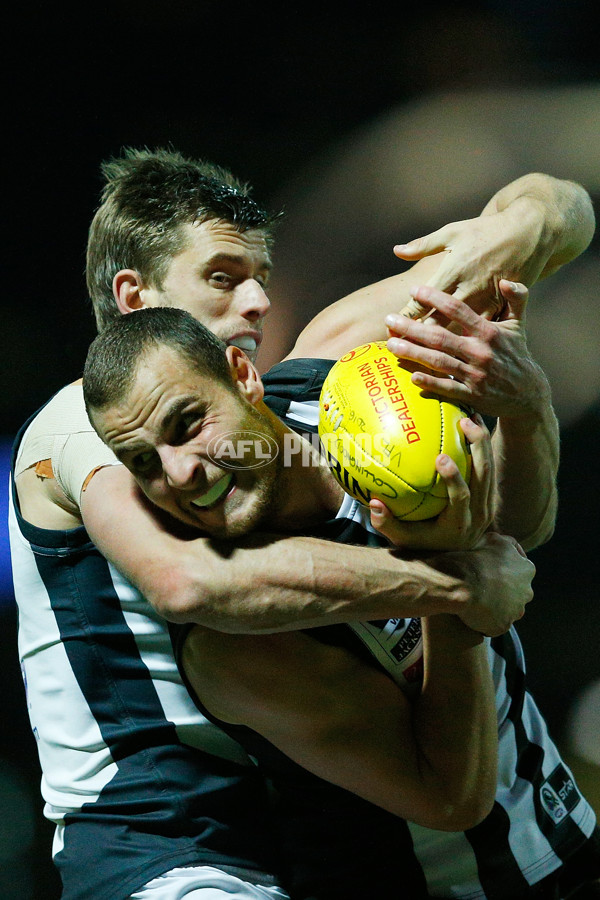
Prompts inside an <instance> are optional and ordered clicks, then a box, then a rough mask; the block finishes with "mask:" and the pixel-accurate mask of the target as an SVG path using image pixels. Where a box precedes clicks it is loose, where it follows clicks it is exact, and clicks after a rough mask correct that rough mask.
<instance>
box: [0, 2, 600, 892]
mask: <svg viewBox="0 0 600 900" xmlns="http://www.w3.org/2000/svg"><path fill="white" fill-rule="evenodd" d="M594 6H595V4H592V3H589V2H583V0H581V2H579V0H571V2H570V3H568V4H567V3H564V2H561V0H553V2H552V0H548V2H544V3H543V4H542V3H541V2H526V0H521V2H518V0H513V2H509V0H502V2H501V0H497V2H494V0H489V2H470V3H459V2H453V3H451V4H450V3H428V4H422V5H420V6H419V8H418V11H416V8H415V7H414V6H413V5H411V7H410V8H409V9H405V8H404V7H403V6H402V5H394V6H390V7H386V8H385V10H384V9H383V8H382V7H379V6H377V5H376V6H373V5H371V6H370V7H369V10H368V14H367V13H366V12H362V13H358V14H357V13H350V12H349V11H348V7H347V6H346V5H341V4H340V5H339V6H338V4H333V5H328V7H327V9H326V10H325V11H324V12H323V11H321V12H317V11H316V10H312V9H306V8H304V5H288V4H281V5H279V6H278V7H276V8H275V9H270V10H267V8H266V7H265V8H263V7H262V6H261V5H258V6H251V7H250V6H248V5H244V6H241V7H239V6H237V5H236V6H230V5H228V4H217V3H214V2H213V3H211V2H206V3H186V2H183V0H171V2H169V3H168V4H166V3H160V4H159V3H156V2H152V0H150V2H148V0H147V2H143V3H142V2H141V0H136V2H131V0H129V2H128V0H124V2H121V3H119V4H116V3H104V4H95V5H85V10H84V9H81V10H80V11H77V10H76V11H75V13H73V11H70V12H69V13H67V12H66V10H65V9H63V8H61V7H58V6H52V7H51V6H49V5H47V4H44V5H42V4H37V3H30V4H25V5H22V6H21V7H20V12H19V13H18V14H16V16H15V17H13V18H12V19H11V20H10V23H9V22H7V23H5V24H6V27H5V45H6V46H5V49H4V51H3V52H4V55H5V68H6V74H5V79H4V92H3V93H4V105H5V114H4V117H3V118H4V134H5V138H4V146H5V153H6V162H5V177H4V179H3V182H4V183H3V195H4V197H3V199H4V203H3V209H4V217H3V218H4V226H5V239H4V247H5V255H4V267H3V272H4V278H5V280H6V282H7V284H6V288H5V301H4V302H5V314H4V319H3V322H4V335H3V340H2V355H1V357H0V360H1V363H0V364H1V366H2V374H3V390H2V394H1V397H2V399H1V403H2V416H1V419H0V422H1V425H0V433H1V434H2V435H3V436H4V437H3V442H2V444H1V446H2V447H3V448H4V450H5V451H6V448H7V447H8V445H9V443H10V441H11V439H12V437H13V436H14V433H15V431H16V430H17V428H18V427H19V426H20V424H21V423H22V421H23V420H24V419H25V418H26V417H27V416H28V415H29V414H30V413H32V412H33V411H35V409H37V408H38V406H40V405H41V404H42V403H43V402H44V401H45V400H46V399H47V398H48V397H49V396H50V394H51V393H52V392H54V391H55V390H57V389H58V388H60V387H61V386H62V385H63V384H64V383H66V382H68V381H70V380H73V379H74V378H76V377H78V376H79V375H80V373H81V369H82V366H83V361H84V358H85V352H86V348H87V345H88V344H89V342H90V341H91V339H92V338H93V336H94V325H93V320H92V316H91V311H90V308H89V306H87V301H86V292H85V281H84V256H85V241H86V235H87V228H88V224H89V221H90V218H91V215H92V213H93V211H94V209H95V207H96V205H97V202H98V191H99V186H100V179H99V163H100V161H101V160H102V159H104V158H106V157H107V156H109V155H112V154H115V153H118V152H119V149H120V148H121V147H122V146H123V145H134V146H148V147H155V146H159V145H166V144H168V143H171V144H172V145H173V146H174V147H175V148H177V149H179V150H181V151H182V152H184V153H186V154H190V155H194V156H201V157H204V158H207V159H210V160H213V161H215V162H218V163H220V164H222V165H225V166H228V167H230V168H231V169H232V170H233V171H235V172H236V174H237V175H238V176H240V177H242V178H244V179H246V180H248V181H249V182H250V183H252V184H253V185H254V194H255V196H256V197H257V198H258V199H260V200H262V201H264V202H265V203H266V204H267V205H275V206H279V205H281V204H282V203H284V204H285V205H286V206H289V208H290V212H291V216H290V223H291V224H290V225H289V226H287V227H288V231H287V232H286V231H285V228H286V225H285V222H284V224H283V225H282V245H283V246H284V247H285V248H287V249H286V253H288V254H293V255H294V256H295V260H296V263H297V264H299V263H298V261H301V263H302V265H303V266H304V267H305V270H306V272H307V273H309V274H310V278H314V283H315V295H314V296H315V298H316V299H315V303H317V304H318V306H319V307H320V306H321V305H325V303H326V302H329V301H330V300H333V299H335V298H336V297H337V296H338V294H336V293H335V291H334V289H333V288H331V293H328V292H327V291H326V290H324V289H323V290H322V291H321V293H319V291H318V289H317V288H318V284H319V282H322V272H321V269H320V268H318V269H315V271H314V272H313V271H312V270H311V262H310V259H309V258H308V247H307V246H306V245H305V246H304V253H305V255H304V256H303V242H302V241H300V240H296V241H295V232H294V230H293V222H294V217H293V212H294V208H295V206H294V204H295V202H296V197H298V196H300V195H302V193H303V192H304V193H305V194H306V193H307V192H308V193H310V189H311V186H312V185H313V183H314V181H315V178H316V174H315V173H318V172H319V171H320V165H321V164H320V162H319V161H320V160H322V159H324V158H327V159H328V160H329V164H330V162H331V157H330V155H329V156H327V154H330V153H331V148H332V147H334V148H339V147H342V146H343V145H344V142H345V141H346V140H348V142H351V141H352V138H353V135H354V134H355V133H356V131H357V130H358V129H361V128H364V127H365V126H368V125H369V123H370V122H372V121H376V120H378V117H381V116H385V115H386V114H388V113H389V111H390V110H400V111H402V110H403V109H404V108H406V109H408V108H410V107H411V105H414V104H415V103H418V102H420V101H421V100H422V99H423V98H427V97H429V96H437V95H439V92H440V91H441V92H450V94H452V92H455V91H456V92H458V93H459V95H461V96H464V92H465V91H466V92H468V91H470V90H473V89H475V90H479V89H483V90H485V91H487V90H494V91H495V90H504V89H506V90H508V91H510V92H512V93H513V94H514V92H517V93H519V92H521V91H523V92H524V94H525V93H526V92H527V91H530V90H532V89H540V90H542V91H544V90H546V89H548V88H553V87H556V86H559V87H565V88H567V89H568V90H570V91H573V92H575V93H576V92H577V90H578V86H579V85H582V86H587V87H589V86H590V85H595V86H596V87H598V86H599V85H600V71H599V70H600V65H599V62H598V53H597V34H598V31H597V28H596V23H595V21H594V20H593V16H594V14H595V10H594ZM82 7H83V5H82ZM596 96H597V99H598V97H599V96H600V95H596ZM598 112H599V110H596V114H597V115H598ZM457 127H458V128H460V123H458V124H457ZM597 135H598V138H599V139H600V116H598V132H597ZM404 138H405V139H406V135H405V136H404ZM577 145H578V134H577V132H574V133H570V134H567V135H565V147H567V146H569V147H577ZM584 149H585V148H584ZM587 149H588V150H589V151H590V152H591V153H594V152H595V153H596V154H597V153H598V150H597V146H596V147H594V145H593V142H591V145H590V146H589V147H588V148H587ZM566 158H568V155H567V157H566ZM596 159H597V160H598V166H597V167H596V170H595V171H596V174H595V178H594V177H592V176H590V178H589V182H586V179H585V178H584V177H583V176H582V175H581V174H580V172H587V171H594V170H593V167H589V168H586V167H583V168H581V169H578V168H577V166H574V167H573V169H572V170H571V169H570V168H569V166H568V165H565V167H564V168H560V167H558V168H560V171H558V170H557V171H550V174H556V175H558V176H559V177H566V178H573V179H574V180H577V181H581V182H582V183H584V185H585V187H586V188H587V189H588V190H589V191H590V193H591V194H592V197H593V199H594V200H596V199H597V193H598V181H599V178H600V158H599V157H598V156H596ZM520 166H521V168H520V170H519V168H518V166H517V170H516V174H524V173H525V172H527V171H530V170H531V167H530V166H528V158H527V155H526V154H524V155H523V158H522V161H521V163H520ZM514 177H516V175H515V176H514ZM508 180H510V178H501V179H500V181H499V183H498V184H497V185H493V186H492V187H491V189H489V190H486V191H485V192H484V193H483V195H482V196H481V198H477V200H475V199H472V200H471V201H470V203H471V204H472V206H473V209H471V206H468V209H467V212H466V213H464V214H462V212H461V210H460V209H458V210H457V212H456V214H453V216H452V217H453V218H462V217H466V215H467V214H468V215H475V214H476V213H477V211H478V210H479V209H480V208H481V206H482V205H483V203H485V201H486V200H487V199H489V197H490V196H491V194H492V193H493V192H494V190H495V189H497V188H499V187H501V186H502V184H504V183H506V182H507V181H508ZM451 188H452V185H451V184H450V183H449V184H448V190H449V191H451ZM344 215H347V213H346V212H345V213H344ZM333 218H334V219H335V209H334V210H333ZM434 219H435V217H433V219H432V220H431V222H430V221H429V219H427V218H426V217H424V218H423V222H417V223H416V224H415V228H416V229H417V230H415V231H413V232H412V233H410V234H406V233H405V232H403V233H402V234H397V233H395V232H394V231H393V229H391V228H390V234H389V240H387V239H386V246H385V253H386V256H385V259H386V260H387V262H386V263H385V264H384V263H382V264H381V266H380V264H379V261H377V263H376V264H375V267H376V268H377V271H376V272H371V271H369V265H371V266H372V267H373V265H374V264H373V262H372V261H371V263H370V264H369V263H368V262H365V265H364V266H363V269H362V271H359V267H358V266H357V267H356V271H352V272H351V277H352V279H353V280H354V281H355V283H354V284H352V285H351V286H350V287H348V288H347V289H352V287H358V286H360V285H361V284H362V283H365V282H366V280H371V279H372V278H375V277H378V276H379V275H385V274H392V273H393V272H395V271H398V270H399V269H398V261H397V260H394V259H393V257H392V256H391V253H390V248H391V246H392V244H393V243H394V242H396V241H397V240H404V239H408V238H410V237H414V236H417V234H418V233H425V231H426V230H433V228H436V227H439V226H441V225H442V224H444V222H445V221H449V220H450V218H449V217H448V216H444V215H442V213H440V217H439V218H438V219H437V220H434ZM421 226H425V227H424V229H423V230H421V232H419V230H418V229H419V228H420V227H421ZM298 234H300V232H298ZM365 245H366V237H365V234H364V232H360V233H359V234H357V236H356V256H357V258H358V257H359V256H361V255H362V256H364V255H366V254H365V249H364V248H365ZM326 246H327V245H326ZM332 248H335V241H334V240H333V237H332ZM597 253H598V246H597V240H596V239H595V241H594V243H593V245H592V248H591V249H590V250H589V251H588V254H586V259H587V258H589V259H591V260H595V259H596V258H597ZM333 256H334V249H332V252H331V265H332V266H335V264H336V263H335V259H334V258H333ZM288 261H289V260H288ZM285 262H286V260H285V259H284V263H285ZM277 263H278V257H277V247H276V249H275V264H276V268H277ZM321 265H322V263H321V262H320V263H319V266H321ZM386 265H387V266H388V267H389V271H383V270H381V271H380V269H383V268H385V266H386ZM595 272H596V274H598V272H599V270H598V269H595ZM563 284H565V288H567V287H568V284H567V283H566V282H563ZM594 286H595V293H594ZM345 287H346V286H345ZM597 288H598V281H597V280H595V281H593V282H592V292H591V293H590V303H591V304H595V305H597ZM278 290H279V291H282V290H283V286H282V285H279V287H278V286H277V283H276V282H274V299H275V301H276V302H277V300H278ZM344 292H346V290H344ZM339 295H341V293H340V294H339ZM294 296H295V295H294ZM285 302H286V303H287V304H288V305H289V304H290V299H289V297H288V298H286V300H285ZM282 303H283V300H282ZM287 308H288V307H287V306H286V309H287ZM313 312H314V311H313ZM311 314H312V312H311ZM308 317H309V316H308V312H307V311H306V309H305V308H304V307H302V308H296V309H295V310H294V312H293V315H292V321H293V323H294V327H295V328H296V327H300V326H301V325H302V324H303V323H304V321H305V320H306V319H307V318H308ZM593 321H597V320H593ZM287 327H288V329H289V321H288V322H287ZM591 327H592V326H591V325H590V328H591ZM268 328H269V329H271V330H272V332H273V334H275V333H276V331H277V328H278V325H277V309H276V307H275V309H274V310H273V311H272V313H271V318H270V322H269V326H268ZM279 328H280V329H281V331H280V335H281V338H280V344H281V346H282V347H284V348H285V347H286V346H287V344H288V342H289V340H290V339H291V335H290V334H289V333H288V332H287V331H286V330H285V328H286V323H284V322H280V325H279ZM598 333H600V332H597V334H598ZM557 339H560V336H557V335H556V334H554V340H557ZM276 344H277V342H276V340H275V339H273V348H272V349H271V350H270V351H269V349H268V346H267V347H266V348H265V350H266V353H267V355H266V357H265V358H264V359H263V363H264V365H265V367H266V365H267V364H268V363H270V362H271V361H274V360H275V358H276V355H277V352H279V345H277V346H276ZM596 344H597V337H596V340H595V344H594V346H595V345H596ZM276 351H277V352H276ZM269 352H270V354H271V356H272V357H273V358H272V359H270V358H269ZM569 353H570V355H571V356H572V357H573V358H576V357H577V348H575V349H571V350H570V351H569ZM594 358H595V360H596V364H597V356H595V357H594ZM572 381H573V378H572V377H571V382H572ZM582 382H583V379H582ZM575 384H576V380H575ZM553 386H554V385H553ZM571 388H572V384H571ZM556 390H557V392H559V391H560V384H557V386H556ZM561 425H562V432H563V433H562V439H563V461H562V466H561V474H560V489H561V511H560V516H559V523H558V528H557V532H556V535H555V537H554V539H553V541H552V542H551V543H550V544H549V545H548V546H546V547H544V548H541V549H540V550H538V551H536V552H535V554H534V556H533V558H534V561H535V562H536V565H537V566H538V575H537V578H536V591H537V595H538V597H543V598H544V599H543V603H542V602H541V600H540V602H539V603H537V604H535V603H534V604H532V605H531V607H530V609H531V612H528V615H527V616H526V618H525V620H523V622H522V623H521V626H520V629H519V630H520V632H521V634H522V636H523V639H524V642H525V644H526V648H527V654H528V660H529V668H530V683H531V685H532V687H533V689H534V692H535V694H536V696H537V697H538V700H539V702H540V705H542V708H543V709H544V712H545V713H546V716H547V718H548V720H549V723H550V726H551V728H552V729H553V730H554V732H555V733H556V735H557V737H559V738H560V739H561V740H563V741H565V743H566V742H567V740H568V737H567V734H566V729H567V721H568V710H569V708H570V705H571V703H572V701H573V699H574V698H575V697H576V696H577V693H578V691H579V690H580V689H581V688H582V687H583V686H584V685H585V684H586V683H588V682H590V681H591V680H592V679H594V678H597V677H599V676H600V662H599V660H598V651H597V646H598V640H599V639H600V626H599V616H598V610H597V602H598V598H597V588H596V577H595V575H596V572H595V568H596V567H595V565H594V562H593V561H594V560H595V556H594V554H595V553H596V552H597V551H596V546H595V545H596V541H597V537H598V535H599V533H600V531H599V528H598V525H599V522H598V499H599V497H598V489H597V486H596V485H597V479H596V475H595V473H596V471H597V466H596V465H595V463H596V458H597V447H598V440H597V439H598V437H600V412H599V405H598V399H597V397H596V399H595V400H594V397H593V391H592V399H591V400H590V401H589V402H586V404H584V405H583V407H582V408H581V409H577V411H576V414H573V415H566V414H565V416H564V417H563V418H561ZM3 458H4V464H3V471H4V472H6V452H5V453H4V457H3ZM2 527H3V529H4V525H3V526H2ZM0 537H1V539H2V542H3V545H4V549H6V547H5V545H6V536H5V532H4V531H3V532H2V534H1V535H0ZM1 585H2V594H1V597H2V602H1V603H0V611H1V617H0V618H1V621H0V626H1V629H0V634H1V638H0V639H1V641H2V658H3V666H2V673H1V675H0V691H1V696H2V715H1V720H2V722H3V723H4V724H3V726H2V729H1V735H0V811H1V812H2V815H1V816H0V895H1V896H2V897H3V898H5V900H8V898H10V897H12V896H14V897H17V896H18V897H19V898H20V900H25V898H36V900H37V898H40V900H42V898H43V900H52V898H54V897H57V896H58V887H57V881H56V877H55V875H54V873H53V869H52V867H51V864H50V863H49V856H50V849H49V844H50V841H51V829H50V828H49V827H48V825H47V824H46V823H45V822H44V820H43V818H42V815H41V806H42V804H41V801H40V799H39V777H40V776H39V768H38V763H37V756H36V751H35V746H34V743H33V738H32V737H31V735H30V732H29V726H28V722H27V718H26V711H25V703H24V695H23V689H22V684H21V680H20V676H19V671H18V661H17V653H16V636H15V630H16V621H15V610H14V601H13V598H12V595H11V591H10V581H9V578H8V576H7V573H6V568H5V569H4V570H3V575H2V581H1ZM13 875H14V878H13ZM3 879H5V880H4V881H3ZM13 882H14V883H15V885H16V887H13V886H11V885H13ZM11 891H15V893H14V894H13V893H11Z"/></svg>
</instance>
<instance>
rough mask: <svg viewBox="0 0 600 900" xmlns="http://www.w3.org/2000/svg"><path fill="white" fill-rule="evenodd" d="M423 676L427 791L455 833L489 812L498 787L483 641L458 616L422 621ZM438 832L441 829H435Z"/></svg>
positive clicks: (419, 737)
mask: <svg viewBox="0 0 600 900" xmlns="http://www.w3.org/2000/svg"><path fill="white" fill-rule="evenodd" d="M423 639H424V653H425V667H424V668H425V677H424V683H423V689H422V691H421V694H420V696H419V697H418V698H417V701H416V702H415V711H414V730H415V740H416V741H417V742H418V746H419V759H420V771H421V776H422V779H423V783H424V785H425V786H426V787H427V788H428V790H429V791H430V792H431V795H432V796H433V797H435V796H436V794H437V795H438V797H439V803H440V804H443V805H444V807H443V808H444V809H445V811H446V813H447V815H448V821H449V823H451V825H452V828H453V829H454V828H456V824H457V819H458V820H459V821H460V818H461V816H464V819H465V821H464V827H465V828H468V827H471V826H472V824H473V820H474V819H475V820H478V821H480V820H481V819H482V818H483V817H484V816H485V815H486V814H487V812H489V809H490V808H491V805H492V803H493V799H494V794H495V787H496V760H497V744H498V727H497V720H496V707H495V699H494V687H493V682H492V677H491V672H490V668H489V663H488V658H487V650H486V646H485V642H484V639H483V638H482V637H481V635H477V634H475V633H474V632H472V631H470V629H468V628H466V626H464V625H463V624H462V622H460V621H459V620H458V619H456V617H454V616H434V617H432V618H430V619H427V620H423ZM433 827H436V828H443V827H444V826H443V825H440V824H437V825H435V826H433Z"/></svg>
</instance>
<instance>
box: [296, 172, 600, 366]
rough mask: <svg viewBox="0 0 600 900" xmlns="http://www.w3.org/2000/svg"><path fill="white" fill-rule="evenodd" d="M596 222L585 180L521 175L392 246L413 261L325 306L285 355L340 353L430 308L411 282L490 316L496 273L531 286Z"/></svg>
mask: <svg viewBox="0 0 600 900" xmlns="http://www.w3.org/2000/svg"><path fill="white" fill-rule="evenodd" d="M594 226H595V220H594V211H593V206H592V202H591V200H590V197H589V195H588V193H587V192H586V191H585V190H584V188H582V187H581V186H579V185H577V184H574V183H573V182H571V181H563V180H560V179H557V178H553V177H552V176H550V175H543V174H539V173H532V174H529V175H524V176H523V177H521V178H518V179H517V180H516V181H513V182H511V183H510V184H509V185H507V186H506V187H504V188H502V189H501V190H500V191H498V193H497V194H495V195H494V197H492V199H491V200H490V201H489V203H487V204H486V206H485V208H484V209H483V211H482V213H481V215H480V216H478V217H477V218H475V219H466V220H464V221H461V222H453V223H451V224H449V225H445V226H444V227H443V228H440V229H439V230H438V231H435V232H433V233H432V234H429V235H426V236H425V237H421V238H417V239H416V240H414V241H411V242H410V243H408V244H405V245H402V246H400V245H399V246H397V247H396V248H395V251H394V252H395V253H396V255H397V256H399V257H400V258H402V259H405V260H410V261H416V262H415V265H414V266H413V267H412V268H411V269H409V270H408V271H407V272H403V273H402V274H400V275H395V276H392V277H391V278H387V279H384V280H383V281H380V282H377V283H376V284H373V285H369V286H368V287H365V288H362V289H361V290H358V291H355V292H354V293H353V294H350V295H349V296H348V297H345V298H344V299H342V300H339V301H337V303H334V304H332V305H331V306H329V307H327V309H324V310H323V311H322V312H320V313H319V314H318V315H317V316H315V318H314V319H313V320H312V322H310V323H309V324H308V325H307V326H306V328H305V329H304V331H303V332H302V333H301V335H300V337H299V338H298V341H297V342H296V345H295V346H294V349H293V350H292V352H291V354H290V357H296V358H298V357H302V356H305V357H322V358H325V359H337V358H338V357H340V356H342V355H343V354H344V353H345V352H347V351H348V350H350V349H352V347H356V346H358V345H359V344H362V343H365V342H366V341H375V340H385V339H386V337H387V334H386V331H385V327H384V325H383V319H384V317H385V316H386V315H387V314H388V313H397V312H399V311H400V310H403V311H404V312H405V313H406V314H407V315H411V316H419V315H422V314H424V313H425V312H429V308H428V307H424V306H423V305H422V304H420V303H419V302H418V301H416V300H415V299H414V298H412V297H411V294H410V289H411V287H412V286H413V285H415V284H428V285H430V286H432V287H435V288H437V289H438V290H442V291H446V292H448V293H451V294H454V295H455V296H457V297H458V298H459V299H462V300H464V301H465V302H466V303H468V305H469V306H471V307H472V308H473V309H474V310H475V311H477V312H480V313H483V314H484V315H485V316H486V317H487V318H493V317H494V316H495V315H496V314H497V313H498V312H499V311H500V309H501V308H502V305H503V302H504V301H503V299H502V296H501V293H500V291H499V282H500V280H501V279H503V278H504V279H510V280H513V281H521V282H523V283H524V284H526V285H529V286H531V285H532V284H534V283H535V282H536V281H537V280H538V279H539V278H543V277H545V276H547V275H550V274H551V273H552V272H554V271H556V270H557V269H558V268H560V266H562V265H564V264H565V263H567V262H569V261H570V260H572V259H575V257H577V256H578V255H579V254H580V253H582V252H583V251H584V250H585V249H586V247H587V246H588V245H589V243H590V241H591V239H592V236H593V233H594Z"/></svg>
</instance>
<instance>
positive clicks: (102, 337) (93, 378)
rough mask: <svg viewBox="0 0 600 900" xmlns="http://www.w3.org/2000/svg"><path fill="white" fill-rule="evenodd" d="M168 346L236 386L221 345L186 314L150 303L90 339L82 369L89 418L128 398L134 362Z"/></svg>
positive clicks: (203, 371) (207, 372) (194, 365)
mask: <svg viewBox="0 0 600 900" xmlns="http://www.w3.org/2000/svg"><path fill="white" fill-rule="evenodd" d="M162 346H167V347H171V348H172V349H173V350H175V351H176V352H177V353H179V354H180V356H181V357H182V359H184V360H185V361H186V362H188V363H189V364H190V366H191V367H192V368H193V369H194V371H197V372H199V373H200V374H202V375H206V376H208V377H210V378H212V379H213V380H217V381H219V382H220V383H222V384H224V385H225V386H226V387H228V388H231V389H232V390H235V387H234V381H233V378H232V376H231V372H230V369H229V364H228V361H227V358H226V356H225V351H226V346H227V345H226V344H225V343H224V342H223V341H222V340H220V338H218V337H217V336H216V335H214V334H213V333H212V331H209V329H208V328H206V327H205V326H204V325H201V324H200V322H198V320H197V319H195V318H194V317H193V316H192V315H190V313H188V312H186V311H185V310H182V309H176V308H173V307H164V306H159V307H149V308H147V309H140V310H137V311H136V312H134V313H131V314H129V315H122V316H119V318H118V319H115V321H114V322H111V324H110V325H109V326H108V327H107V328H105V329H104V331H102V332H100V334H99V335H98V336H97V337H96V338H95V339H94V341H92V344H91V346H90V349H89V351H88V355H87V359H86V362H85V367H84V372H83V395H84V399H85V405H86V409H87V410H88V414H89V415H90V419H92V418H93V411H94V410H102V409H105V408H106V407H108V406H112V405H113V404H115V403H120V402H121V401H122V400H124V399H125V398H126V397H127V394H128V393H129V391H130V390H131V387H132V386H133V383H134V380H135V376H136V372H137V369H138V366H139V363H140V362H141V361H142V359H144V358H145V357H146V356H147V354H148V353H149V352H151V351H152V350H153V349H158V348H159V347H162Z"/></svg>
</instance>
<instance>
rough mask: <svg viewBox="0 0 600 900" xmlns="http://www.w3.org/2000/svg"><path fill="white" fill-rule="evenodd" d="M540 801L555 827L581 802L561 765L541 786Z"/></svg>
mask: <svg viewBox="0 0 600 900" xmlns="http://www.w3.org/2000/svg"><path fill="white" fill-rule="evenodd" d="M540 800H541V802H542V806H543V807H544V809H545V811H546V813H547V814H548V815H549V816H550V818H551V819H552V821H553V822H554V824H555V825H558V824H560V822H562V821H563V820H564V819H566V818H567V816H568V815H569V813H570V812H571V811H572V810H573V809H575V807H576V806H577V804H578V803H579V801H580V800H581V794H580V793H579V791H578V790H577V786H576V784H575V782H574V781H573V777H572V775H571V774H570V773H569V772H567V770H566V769H565V767H564V766H563V765H558V766H557V767H556V768H555V769H554V771H553V772H552V774H551V775H550V776H549V778H547V779H546V781H544V783H543V784H542V786H541V788H540Z"/></svg>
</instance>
